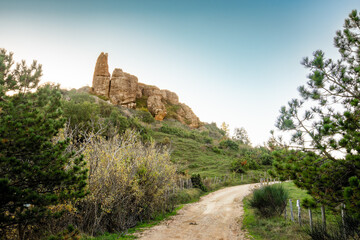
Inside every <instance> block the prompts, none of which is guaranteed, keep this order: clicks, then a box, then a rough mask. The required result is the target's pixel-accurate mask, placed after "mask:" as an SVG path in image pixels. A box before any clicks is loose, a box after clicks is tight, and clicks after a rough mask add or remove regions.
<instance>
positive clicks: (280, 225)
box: [243, 182, 309, 240]
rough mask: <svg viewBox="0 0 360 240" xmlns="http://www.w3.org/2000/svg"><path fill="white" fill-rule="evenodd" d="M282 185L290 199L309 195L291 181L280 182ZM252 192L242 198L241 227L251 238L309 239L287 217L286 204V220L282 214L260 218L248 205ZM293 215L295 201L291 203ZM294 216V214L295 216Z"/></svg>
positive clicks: (297, 225)
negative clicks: (242, 213) (242, 215)
mask: <svg viewBox="0 0 360 240" xmlns="http://www.w3.org/2000/svg"><path fill="white" fill-rule="evenodd" d="M282 185H283V187H284V188H285V189H287V190H288V192H289V198H290V199H303V198H305V197H308V196H309V195H308V194H307V193H306V191H304V190H302V189H299V188H297V187H296V186H295V184H294V183H292V182H285V183H282ZM251 197H252V194H251V195H249V196H247V197H246V198H245V199H244V201H243V202H244V218H243V228H244V229H246V230H247V232H248V233H249V235H250V236H251V237H252V239H256V240H260V239H277V240H285V239H293V240H297V239H309V237H308V236H307V235H306V234H305V233H304V232H303V230H302V228H301V227H300V226H299V224H298V223H293V222H291V220H290V219H289V215H290V208H289V206H287V209H286V210H287V213H288V214H287V215H288V217H287V220H285V219H284V216H279V217H272V218H262V217H260V216H258V215H257V214H256V213H255V211H254V209H252V208H251V207H250V204H249V199H251ZM293 202H294V201H293ZM293 208H294V215H296V214H297V209H296V203H295V204H293ZM295 217H296V216H295Z"/></svg>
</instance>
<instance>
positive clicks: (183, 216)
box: [139, 184, 257, 240]
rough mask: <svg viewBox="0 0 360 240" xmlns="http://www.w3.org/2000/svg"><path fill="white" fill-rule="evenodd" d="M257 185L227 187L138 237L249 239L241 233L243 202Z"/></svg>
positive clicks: (161, 239) (163, 239)
mask: <svg viewBox="0 0 360 240" xmlns="http://www.w3.org/2000/svg"><path fill="white" fill-rule="evenodd" d="M256 185H257V184H247V185H240V186H234V187H228V188H224V189H221V190H218V191H216V192H213V193H210V194H208V195H206V196H204V197H202V198H201V200H200V201H199V202H196V203H192V204H187V205H186V206H184V207H183V208H182V209H181V210H180V211H179V212H178V215H176V216H173V217H171V218H170V219H168V220H165V221H163V222H162V223H161V224H159V225H157V226H155V227H152V228H150V229H148V230H145V231H144V232H142V233H140V234H139V237H140V239H142V240H170V239H183V240H198V239H199V240H233V239H248V238H246V237H245V233H244V232H243V231H242V230H241V218H242V215H243V207H242V199H243V198H244V197H245V196H246V195H248V194H249V193H250V191H251V189H253V188H254V187H255V186H256Z"/></svg>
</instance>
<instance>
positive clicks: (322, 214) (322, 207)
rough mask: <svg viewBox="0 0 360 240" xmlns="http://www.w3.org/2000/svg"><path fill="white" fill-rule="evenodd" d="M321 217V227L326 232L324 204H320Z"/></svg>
mask: <svg viewBox="0 0 360 240" xmlns="http://www.w3.org/2000/svg"><path fill="white" fill-rule="evenodd" d="M321 219H322V225H323V229H324V231H325V232H326V216H325V207H324V205H321Z"/></svg>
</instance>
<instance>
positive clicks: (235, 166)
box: [230, 159, 247, 173]
mask: <svg viewBox="0 0 360 240" xmlns="http://www.w3.org/2000/svg"><path fill="white" fill-rule="evenodd" d="M246 163H247V161H240V160H239V159H236V160H234V161H232V162H231V168H230V170H231V171H233V172H236V173H244V172H245V168H246V167H245V165H246Z"/></svg>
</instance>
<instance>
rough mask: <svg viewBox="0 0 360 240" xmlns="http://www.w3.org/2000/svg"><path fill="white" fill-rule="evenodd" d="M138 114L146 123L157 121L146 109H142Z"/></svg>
mask: <svg viewBox="0 0 360 240" xmlns="http://www.w3.org/2000/svg"><path fill="white" fill-rule="evenodd" d="M136 116H137V117H138V118H139V119H140V120H141V121H142V122H144V123H153V122H155V119H154V117H153V116H152V115H151V113H149V111H147V110H146V109H140V110H139V111H138V112H137V113H136Z"/></svg>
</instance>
